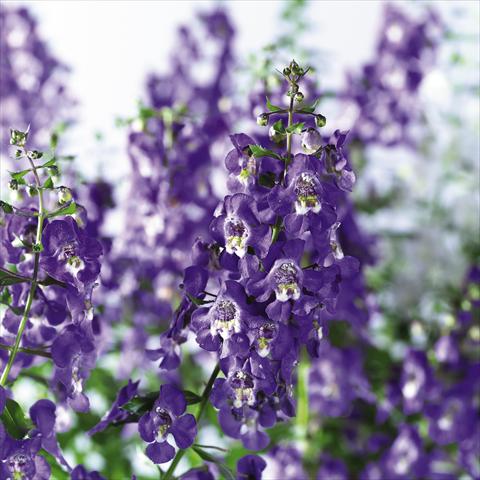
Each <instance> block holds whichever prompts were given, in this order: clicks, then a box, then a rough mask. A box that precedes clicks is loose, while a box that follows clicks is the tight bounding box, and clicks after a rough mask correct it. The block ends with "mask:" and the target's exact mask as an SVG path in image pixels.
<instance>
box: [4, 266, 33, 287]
mask: <svg viewBox="0 0 480 480" xmlns="http://www.w3.org/2000/svg"><path fill="white" fill-rule="evenodd" d="M24 282H30V279H29V278H27V277H24V276H22V275H18V274H16V273H13V272H11V271H10V270H7V269H6V268H3V267H0V286H1V287H6V286H7V285H15V284H16V283H24Z"/></svg>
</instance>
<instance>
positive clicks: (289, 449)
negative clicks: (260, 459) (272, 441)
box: [265, 444, 308, 480]
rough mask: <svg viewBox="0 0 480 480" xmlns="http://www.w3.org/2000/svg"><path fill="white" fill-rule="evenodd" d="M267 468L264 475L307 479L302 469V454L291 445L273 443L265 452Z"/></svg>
mask: <svg viewBox="0 0 480 480" xmlns="http://www.w3.org/2000/svg"><path fill="white" fill-rule="evenodd" d="M265 458H266V459H267V470H266V472H265V477H266V478H268V479H270V478H272V479H273V478H283V479H285V480H307V479H308V475H307V474H306V472H305V470H304V469H303V464H302V454H301V453H300V451H299V450H297V448H296V447H294V446H293V445H282V444H280V445H274V446H272V448H270V449H269V450H268V453H267V454H266V457H265Z"/></svg>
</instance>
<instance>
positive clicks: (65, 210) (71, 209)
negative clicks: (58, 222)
mask: <svg viewBox="0 0 480 480" xmlns="http://www.w3.org/2000/svg"><path fill="white" fill-rule="evenodd" d="M76 211H77V204H76V203H75V202H70V203H69V204H68V205H65V206H64V207H62V208H59V209H58V210H55V211H54V212H51V213H49V214H48V215H47V216H48V218H53V217H58V216H60V215H73V214H74V213H75V212H76Z"/></svg>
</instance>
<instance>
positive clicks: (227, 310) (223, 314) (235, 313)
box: [212, 299, 240, 339]
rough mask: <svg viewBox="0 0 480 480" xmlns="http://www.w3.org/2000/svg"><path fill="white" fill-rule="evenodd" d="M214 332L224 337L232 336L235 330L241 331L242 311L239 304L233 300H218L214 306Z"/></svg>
mask: <svg viewBox="0 0 480 480" xmlns="http://www.w3.org/2000/svg"><path fill="white" fill-rule="evenodd" d="M212 328H213V330H214V333H216V334H219V335H220V336H221V337H222V338H223V339H227V338H230V336H231V335H232V333H233V332H238V331H240V312H239V309H238V307H237V305H236V304H235V303H234V302H232V301H231V300H225V299H222V300H217V302H216V303H215V305H214V307H213V323H212Z"/></svg>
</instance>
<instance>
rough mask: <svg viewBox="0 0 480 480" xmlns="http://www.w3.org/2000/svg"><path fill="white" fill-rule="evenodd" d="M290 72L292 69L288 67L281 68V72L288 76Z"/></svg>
mask: <svg viewBox="0 0 480 480" xmlns="http://www.w3.org/2000/svg"><path fill="white" fill-rule="evenodd" d="M291 73H292V71H291V70H290V69H289V68H288V67H285V68H284V69H283V74H284V75H285V76H286V77H288V75H290V74H291Z"/></svg>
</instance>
